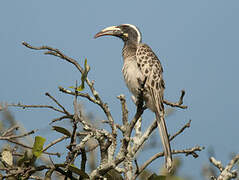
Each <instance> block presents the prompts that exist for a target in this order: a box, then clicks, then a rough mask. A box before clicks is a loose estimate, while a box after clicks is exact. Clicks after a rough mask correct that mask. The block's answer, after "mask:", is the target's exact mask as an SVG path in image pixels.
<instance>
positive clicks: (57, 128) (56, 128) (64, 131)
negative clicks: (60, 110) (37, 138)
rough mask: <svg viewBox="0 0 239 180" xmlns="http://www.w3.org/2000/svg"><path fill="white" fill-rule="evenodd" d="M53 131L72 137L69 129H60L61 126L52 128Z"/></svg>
mask: <svg viewBox="0 0 239 180" xmlns="http://www.w3.org/2000/svg"><path fill="white" fill-rule="evenodd" d="M52 129H53V130H55V131H57V132H59V133H62V134H65V135H67V136H69V137H71V133H70V131H68V130H67V129H65V128H63V127H60V126H52Z"/></svg>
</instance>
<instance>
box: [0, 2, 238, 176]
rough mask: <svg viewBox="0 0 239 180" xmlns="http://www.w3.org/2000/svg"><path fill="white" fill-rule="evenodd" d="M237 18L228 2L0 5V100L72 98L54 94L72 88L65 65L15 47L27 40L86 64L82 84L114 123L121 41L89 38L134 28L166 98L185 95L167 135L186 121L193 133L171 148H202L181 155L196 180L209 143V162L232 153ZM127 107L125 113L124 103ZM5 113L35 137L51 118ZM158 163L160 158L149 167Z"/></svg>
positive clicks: (71, 72) (75, 76) (121, 88)
mask: <svg viewBox="0 0 239 180" xmlns="http://www.w3.org/2000/svg"><path fill="white" fill-rule="evenodd" d="M238 17H239V3H238V1H236V0H231V1H225V0H211V1H208V0H201V1H188V0H181V1H176V0H175V1H166V0H164V1H163V0H160V1H126V0H121V1H94V3H93V2H92V1H56V0H55V1H39V2H36V1H1V2H0V20H1V21H0V22H1V25H0V49H1V60H0V77H1V90H0V92H1V93H0V102H9V103H10V102H16V103H17V102H21V103H25V104H47V103H51V102H50V100H49V99H47V97H45V96H44V93H45V92H50V93H51V94H52V95H54V96H55V97H57V98H59V99H60V100H61V102H63V103H64V104H65V105H66V106H67V107H68V108H71V107H72V98H71V97H69V96H66V95H63V94H61V93H60V92H58V90H57V86H59V85H61V86H64V87H69V86H71V85H73V84H74V82H75V80H79V79H80V74H79V73H78V72H77V71H76V70H75V69H74V67H73V66H72V65H70V64H69V63H66V62H64V61H60V60H59V59H57V58H55V57H53V56H45V55H43V54H42V53H41V52H37V51H32V50H29V49H27V48H25V47H23V46H22V45H21V42H22V41H26V42H29V43H30V44H32V45H36V46H37V45H49V46H53V47H56V48H58V49H60V50H63V52H64V53H66V54H67V55H69V56H71V57H73V58H76V59H78V60H79V62H81V63H82V64H83V60H84V58H87V59H88V63H89V64H90V65H91V71H90V73H89V78H90V79H92V80H93V79H94V80H95V82H96V83H95V85H96V88H97V90H98V91H99V93H100V94H101V95H102V97H103V99H104V101H105V102H108V104H109V106H110V109H111V110H112V112H113V115H114V117H115V119H116V120H117V121H119V120H120V112H119V108H120V104H119V101H118V100H117V99H116V96H117V95H119V94H121V93H123V94H125V95H126V96H127V99H128V101H129V102H130V94H129V92H128V90H127V88H126V87H125V85H124V82H123V78H122V75H121V68H122V58H121V49H122V46H123V43H122V42H121V41H120V40H118V39H116V38H111V37H108V38H99V39H97V40H95V39H93V36H94V34H95V33H97V32H98V31H99V30H101V29H102V28H104V27H107V26H111V25H118V24H122V23H130V24H135V25H137V26H138V27H139V28H140V30H141V32H142V35H143V42H145V43H147V44H148V45H150V46H151V47H152V49H153V50H154V51H155V53H156V54H157V55H158V56H159V57H160V59H161V62H162V64H163V67H164V79H165V83H166V91H165V98H166V99H169V100H172V101H176V100H177V98H178V96H179V94H180V90H181V89H185V90H186V96H185V104H186V105H188V106H189V108H188V109H187V110H177V111H176V112H175V113H174V114H173V115H172V116H170V117H169V118H168V119H167V124H168V127H169V131H170V133H171V134H173V132H175V131H176V130H178V129H179V128H180V127H181V126H182V125H183V124H185V123H186V122H187V121H188V120H189V119H192V127H191V128H190V129H189V130H187V131H186V132H185V133H184V134H183V135H181V136H180V137H178V138H177V139H176V140H175V142H173V143H172V147H173V149H179V148H189V147H192V146H194V145H202V146H205V147H206V150H205V151H203V152H201V153H199V155H200V156H199V158H198V159H193V158H191V157H189V158H185V160H184V167H183V168H182V169H181V173H180V174H181V175H185V174H186V175H191V176H193V177H195V176H196V177H197V179H200V178H199V177H200V176H199V175H200V171H201V170H200V168H201V167H202V165H203V164H204V163H206V162H208V159H207V158H208V155H207V150H208V147H213V148H214V150H215V153H216V158H218V159H219V160H222V162H223V163H227V162H228V158H229V157H230V154H231V152H237V153H238V150H239V144H238V138H239V136H238V127H239V121H238V107H239V95H238V92H239V85H238V77H239V73H238V67H239V53H238V52H239V49H238V47H239V44H238V43H239V34H238V32H239V24H238ZM109 74H110V75H109ZM84 104H85V106H86V108H87V109H88V110H89V111H93V112H95V113H96V114H97V116H99V117H100V118H101V119H104V118H105V117H104V114H103V113H102V112H101V111H98V110H97V107H96V106H92V105H91V104H88V103H87V101H84ZM129 108H130V111H131V114H130V115H131V116H132V115H133V112H134V106H133V105H132V103H129ZM12 110H13V112H14V116H15V118H16V119H17V120H19V121H20V122H22V123H23V124H24V125H25V126H26V128H27V129H28V130H31V129H34V128H39V129H40V131H39V133H41V132H43V130H42V131H41V129H44V128H46V127H48V123H49V122H50V120H51V119H52V118H54V117H55V115H56V114H55V113H50V112H49V111H44V110H32V111H29V110H28V111H24V110H19V109H18V110H15V109H12ZM151 114H152V113H150V112H147V113H146V114H145V116H144V119H145V120H149V121H151V119H152V115H151ZM146 124H147V123H146ZM48 135H49V134H47V135H46V136H48ZM155 135H156V136H158V134H155ZM154 152H156V151H154ZM149 155H150V154H149ZM181 157H182V158H184V156H181ZM158 163H162V159H161V160H158V161H157V162H155V164H154V165H157V164H158ZM150 168H153V167H152V166H151V167H150ZM194 179H196V178H194Z"/></svg>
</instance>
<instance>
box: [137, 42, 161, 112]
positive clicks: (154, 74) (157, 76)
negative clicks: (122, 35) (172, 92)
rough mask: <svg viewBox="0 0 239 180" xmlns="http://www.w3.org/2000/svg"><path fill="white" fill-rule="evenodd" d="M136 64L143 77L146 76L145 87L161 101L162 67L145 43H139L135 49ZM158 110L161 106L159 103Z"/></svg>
mask: <svg viewBox="0 0 239 180" xmlns="http://www.w3.org/2000/svg"><path fill="white" fill-rule="evenodd" d="M136 59H137V65H138V67H139V69H140V70H141V72H142V74H143V75H144V77H146V78H147V81H146V84H145V85H146V87H147V88H148V89H152V90H153V92H154V93H153V94H157V97H158V98H159V99H158V101H160V102H162V100H163V93H164V88H165V86H164V81H163V76H162V74H163V68H162V66H161V63H160V61H159V59H158V57H157V56H156V55H155V54H154V52H153V51H152V49H151V48H150V47H149V46H148V45H147V44H140V45H139V46H138V48H137V51H136ZM160 110H161V111H162V110H163V107H161V105H160Z"/></svg>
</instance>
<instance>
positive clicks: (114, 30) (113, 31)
mask: <svg viewBox="0 0 239 180" xmlns="http://www.w3.org/2000/svg"><path fill="white" fill-rule="evenodd" d="M120 34H122V31H121V29H120V28H118V27H117V26H110V27H107V28H105V29H103V30H102V31H100V32H98V33H97V34H96V35H95V36H94V38H98V37H100V36H106V35H109V36H119V35H120Z"/></svg>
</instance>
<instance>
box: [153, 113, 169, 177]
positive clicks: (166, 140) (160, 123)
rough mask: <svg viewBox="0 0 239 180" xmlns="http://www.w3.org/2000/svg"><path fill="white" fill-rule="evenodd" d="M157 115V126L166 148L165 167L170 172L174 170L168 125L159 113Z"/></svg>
mask: <svg viewBox="0 0 239 180" xmlns="http://www.w3.org/2000/svg"><path fill="white" fill-rule="evenodd" d="M155 114H156V119H157V124H158V128H159V134H160V137H161V140H162V144H163V148H164V155H165V166H166V168H167V169H168V171H169V172H170V171H171V169H172V153H171V146H170V142H169V137H168V132H167V128H166V124H165V121H164V117H163V115H161V116H160V115H159V114H158V113H155Z"/></svg>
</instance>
